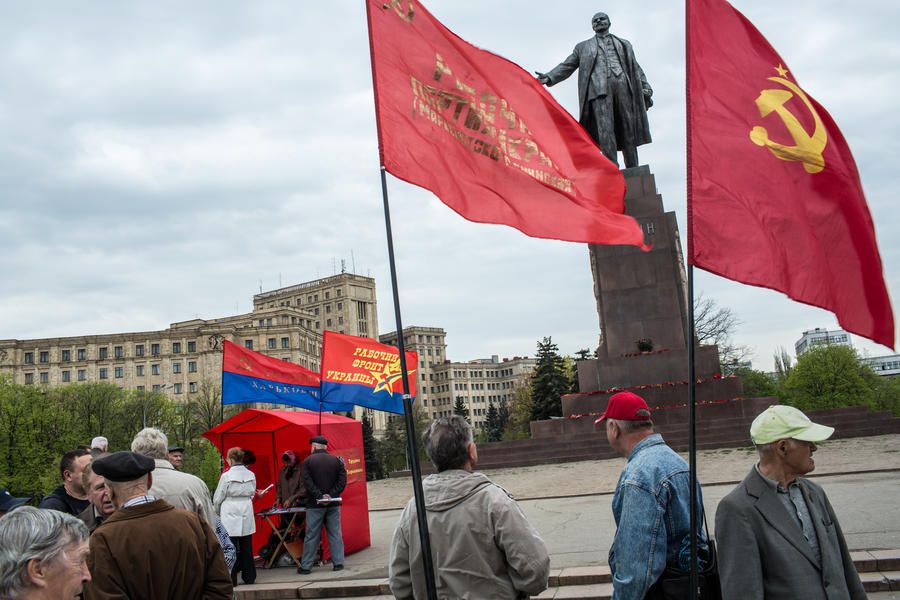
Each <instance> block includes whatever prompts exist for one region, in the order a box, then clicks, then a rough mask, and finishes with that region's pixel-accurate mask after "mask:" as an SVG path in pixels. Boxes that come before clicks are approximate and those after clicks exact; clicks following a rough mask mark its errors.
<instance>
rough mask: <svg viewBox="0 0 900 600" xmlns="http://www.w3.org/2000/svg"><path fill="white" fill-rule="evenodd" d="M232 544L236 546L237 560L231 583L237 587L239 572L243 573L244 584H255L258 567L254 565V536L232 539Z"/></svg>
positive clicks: (232, 570)
mask: <svg viewBox="0 0 900 600" xmlns="http://www.w3.org/2000/svg"><path fill="white" fill-rule="evenodd" d="M231 543H232V544H234V549H235V550H236V551H237V560H235V561H234V568H233V569H231V583H232V584H234V585H237V574H238V572H240V573H241V579H242V580H243V581H244V583H253V582H254V581H256V565H254V564H253V536H252V535H242V536H240V537H232V538H231Z"/></svg>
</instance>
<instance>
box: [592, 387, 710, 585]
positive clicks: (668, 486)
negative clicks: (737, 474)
mask: <svg viewBox="0 0 900 600" xmlns="http://www.w3.org/2000/svg"><path fill="white" fill-rule="evenodd" d="M603 421H605V422H606V439H607V440H609V445H610V446H612V448H613V450H615V451H616V453H617V454H619V455H620V456H623V457H627V458H628V464H627V465H625V468H624V469H623V470H622V474H621V475H620V476H619V483H618V484H617V485H616V493H615V495H614V496H613V500H612V511H613V517H614V518H615V520H616V537H615V540H614V541H613V544H612V547H611V548H610V549H609V568H610V570H611V571H612V577H613V600H642V599H643V598H645V597H646V596H647V592H648V591H649V590H650V588H651V586H653V584H654V583H656V580H657V579H659V576H660V575H662V572H663V571H664V570H665V568H666V565H670V566H672V567H675V568H677V569H679V570H680V571H682V572H689V571H690V536H689V533H690V509H689V506H690V473H689V470H688V464H687V463H686V462H685V461H684V459H683V458H681V457H680V456H678V454H676V453H675V451H674V450H672V449H671V448H669V447H668V446H667V445H666V443H665V442H664V441H663V438H662V436H661V435H660V434H658V433H654V431H653V421H652V420H651V418H650V409H649V408H648V407H647V403H646V402H645V401H644V399H643V398H641V397H640V396H638V395H637V394H633V393H631V392H620V393H618V394H615V395H614V396H613V397H612V398H610V399H609V404H608V405H607V407H606V412H604V413H603V414H602V415H601V416H600V418H599V419H597V420H596V421H595V424H596V425H599V424H600V423H601V422H603ZM702 506H703V502H702V499H701V496H700V487H699V485H698V486H697V517H698V520H699V519H700V515H701V514H702V513H701V512H700V511H701V507H702ZM706 552H707V544H706V534H705V532H703V530H702V527H701V528H700V539H699V540H698V555H699V556H700V557H701V558H700V568H703V566H704V563H705V560H704V559H705V556H706Z"/></svg>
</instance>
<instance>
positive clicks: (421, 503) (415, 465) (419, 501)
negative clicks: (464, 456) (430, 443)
mask: <svg viewBox="0 0 900 600" xmlns="http://www.w3.org/2000/svg"><path fill="white" fill-rule="evenodd" d="M381 196H382V198H383V199H384V226H385V230H386V231H387V246H388V261H389V262H390V267H391V288H392V289H393V292H394V316H395V317H396V320H397V350H398V351H399V353H400V374H401V376H402V378H403V416H404V418H405V421H406V442H407V444H406V452H407V454H408V458H409V467H410V471H411V475H412V482H413V496H414V497H415V504H416V521H417V523H418V525H419V543H420V544H421V545H422V566H423V568H424V570H425V589H426V590H427V592H428V600H437V588H436V587H435V581H434V566H433V564H432V560H431V540H430V538H429V535H428V520H427V515H426V512H425V492H424V491H423V489H422V471H421V469H420V468H419V449H418V444H417V443H416V426H415V421H414V420H413V414H412V403H411V402H410V394H409V371H408V370H407V366H406V343H405V340H404V339H403V323H402V321H401V319H400V296H399V295H398V291H397V266H396V264H395V263H394V236H393V234H392V233H391V209H390V205H389V203H388V192H387V175H386V171H385V168H384V165H381Z"/></svg>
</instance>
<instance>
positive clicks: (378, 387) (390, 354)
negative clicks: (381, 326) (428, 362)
mask: <svg viewBox="0 0 900 600" xmlns="http://www.w3.org/2000/svg"><path fill="white" fill-rule="evenodd" d="M418 366H419V355H418V354H416V353H415V352H407V353H406V369H407V377H408V379H409V395H410V396H415V395H416V375H415V374H416V372H417V370H418ZM322 381H324V382H327V383H340V384H355V385H362V386H365V387H367V388H372V389H373V390H375V391H376V392H377V391H382V390H384V391H387V392H389V393H390V394H403V376H402V375H401V374H400V351H399V350H397V348H395V347H394V346H388V345H387V344H382V343H380V342H377V341H375V340H373V339H371V338H364V337H357V336H355V335H347V334H344V333H336V332H334V331H326V332H325V335H324V338H323V341H322ZM333 401H334V402H345V401H346V402H351V400H349V399H347V400H345V399H344V398H342V397H340V396H339V395H335V398H334V399H333Z"/></svg>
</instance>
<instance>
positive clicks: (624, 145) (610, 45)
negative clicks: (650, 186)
mask: <svg viewBox="0 0 900 600" xmlns="http://www.w3.org/2000/svg"><path fill="white" fill-rule="evenodd" d="M591 24H592V26H593V29H594V32H595V33H596V35H595V36H594V37H592V38H591V39H589V40H585V41H583V42H580V43H579V44H577V45H576V46H575V50H573V51H572V54H571V55H570V56H569V57H568V58H567V59H566V60H564V61H563V62H561V63H560V64H559V65H557V66H556V67H554V68H553V69H552V70H551V71H549V72H547V73H538V74H537V75H538V81H540V82H541V83H543V84H544V85H547V86H552V85H555V84H557V83H559V82H560V81H563V80H564V79H567V78H568V77H569V76H570V75H571V74H572V73H574V72H575V70H576V69H578V107H579V116H578V120H579V121H580V122H581V124H582V126H584V128H585V129H586V130H587V132H588V134H590V136H591V137H592V138H593V139H594V141H595V142H597V145H599V146H600V149H601V150H602V151H603V154H604V155H605V156H606V157H607V158H608V159H609V160H611V161H612V162H614V163H615V164H616V165H618V164H619V161H618V158H617V152H618V151H619V150H621V151H622V155H623V157H624V158H625V166H626V167H636V166H637V165H638V156H637V147H638V146H641V145H643V144H649V143H650V141H651V140H650V125H649V122H648V121H647V109H648V108H650V107H651V106H653V101H652V100H651V97H652V96H653V89H652V88H651V87H650V84H649V83H647V78H646V77H645V76H644V71H643V69H641V66H640V65H639V64H638V62H637V60H636V59H635V57H634V50H633V49H632V47H631V44H630V43H629V42H628V40H623V39H622V38H620V37H618V36H615V35H613V34H611V33H609V25H610V20H609V17H608V16H607V15H606V13H602V12H601V13H597V14H596V15H594V18H593V19H592V21H591Z"/></svg>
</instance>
